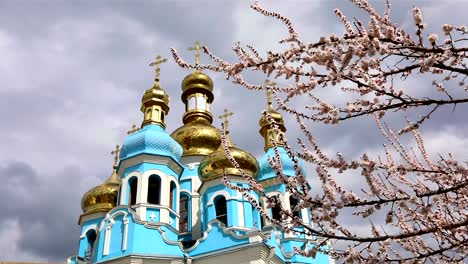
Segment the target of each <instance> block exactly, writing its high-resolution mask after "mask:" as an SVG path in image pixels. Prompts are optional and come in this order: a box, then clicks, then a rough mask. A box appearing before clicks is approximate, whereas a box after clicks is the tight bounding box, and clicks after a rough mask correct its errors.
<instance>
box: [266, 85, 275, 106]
mask: <svg viewBox="0 0 468 264" xmlns="http://www.w3.org/2000/svg"><path fill="white" fill-rule="evenodd" d="M265 85H266V86H275V85H276V83H275V82H270V80H268V79H266V80H265ZM272 94H273V93H272V92H271V91H270V90H267V92H266V96H267V103H268V108H273V105H272V102H271V95H272Z"/></svg>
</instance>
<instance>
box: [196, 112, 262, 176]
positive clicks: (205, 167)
mask: <svg viewBox="0 0 468 264" xmlns="http://www.w3.org/2000/svg"><path fill="white" fill-rule="evenodd" d="M229 115H232V113H229V112H228V111H227V109H225V110H224V114H223V115H221V116H220V118H221V117H224V118H227V116H229ZM225 124H226V140H227V144H228V149H229V153H230V154H231V155H232V157H233V158H234V160H235V161H236V162H237V163H238V164H239V167H240V169H242V171H244V173H245V174H247V175H248V176H250V177H252V178H254V177H255V176H256V174H257V171H258V162H257V159H255V157H254V156H253V155H252V154H250V153H249V152H247V151H245V150H242V149H239V148H237V147H235V146H234V144H232V141H231V139H230V137H229V130H228V122H227V119H226V120H225ZM198 170H199V175H200V178H201V180H202V181H204V182H206V181H209V180H213V179H217V178H222V177H223V175H224V173H226V174H227V175H236V176H242V174H241V172H240V170H239V169H237V168H236V167H235V166H234V165H233V164H232V162H231V161H230V160H229V159H228V157H227V155H226V153H225V151H224V148H223V145H222V144H221V145H220V146H219V147H218V149H217V150H216V151H215V152H213V153H211V154H210V155H208V156H206V157H205V158H204V159H203V160H202V161H201V163H200V167H199V169H198Z"/></svg>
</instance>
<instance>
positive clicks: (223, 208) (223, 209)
mask: <svg viewBox="0 0 468 264" xmlns="http://www.w3.org/2000/svg"><path fill="white" fill-rule="evenodd" d="M214 204H215V211H216V219H218V220H219V221H220V222H222V223H223V224H225V225H226V226H227V203H226V198H224V196H219V197H217V198H216V199H215V203H214Z"/></svg>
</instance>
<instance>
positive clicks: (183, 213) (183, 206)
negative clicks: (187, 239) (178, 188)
mask: <svg viewBox="0 0 468 264" xmlns="http://www.w3.org/2000/svg"><path fill="white" fill-rule="evenodd" d="M189 203H190V199H189V196H188V195H187V194H185V193H184V194H181V195H180V201H179V210H180V212H179V214H180V218H179V232H180V233H184V232H187V231H189V228H188V226H189V222H188V215H189Z"/></svg>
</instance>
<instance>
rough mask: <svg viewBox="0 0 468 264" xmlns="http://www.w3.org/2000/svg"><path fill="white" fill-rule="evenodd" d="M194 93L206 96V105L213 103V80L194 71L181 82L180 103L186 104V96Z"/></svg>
mask: <svg viewBox="0 0 468 264" xmlns="http://www.w3.org/2000/svg"><path fill="white" fill-rule="evenodd" d="M194 93H202V94H206V95H207V96H208V103H211V102H213V99H214V96H213V80H211V78H210V76H208V75H206V74H204V73H202V72H200V71H194V72H193V73H191V74H189V75H187V76H186V77H185V78H184V80H183V81H182V96H181V99H182V101H183V102H184V103H185V104H186V103H187V99H188V96H189V95H190V94H194Z"/></svg>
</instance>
